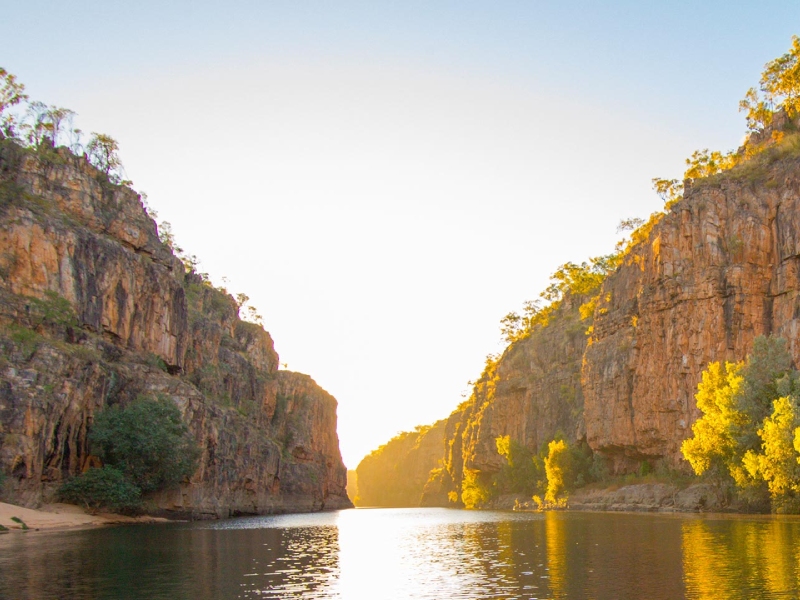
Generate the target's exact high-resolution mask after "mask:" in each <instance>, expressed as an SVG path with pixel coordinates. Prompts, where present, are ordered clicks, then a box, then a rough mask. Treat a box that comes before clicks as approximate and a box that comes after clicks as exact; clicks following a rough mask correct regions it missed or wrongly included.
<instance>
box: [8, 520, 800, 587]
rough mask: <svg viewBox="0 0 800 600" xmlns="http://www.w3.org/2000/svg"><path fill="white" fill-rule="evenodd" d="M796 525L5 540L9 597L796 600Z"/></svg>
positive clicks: (556, 524) (531, 523)
mask: <svg viewBox="0 0 800 600" xmlns="http://www.w3.org/2000/svg"><path fill="white" fill-rule="evenodd" d="M799 578H800V520H797V519H788V518H787V519H778V518H770V517H763V518H747V517H731V516H699V515H659V514H618V513H616V514H615V513H561V512H559V513H545V514H538V513H511V512H493V511H459V510H447V509H374V510H367V509H359V510H348V511H341V512H333V513H322V514H312V515H284V516H272V517H257V518H248V519H236V520H230V521H218V522H201V523H173V524H167V525H142V526H127V527H114V528H106V529H97V530H87V531H68V532H38V533H37V532H32V533H27V534H8V535H4V536H0V598H19V599H43V598H64V599H66V598H75V599H81V600H83V599H100V598H119V599H128V598H130V599H134V598H136V599H139V598H153V599H157V598H165V599H167V598H169V599H179V598H187V599H189V598H191V599H198V600H205V599H212V598H231V599H233V598H308V599H328V598H337V599H343V600H349V599H354V600H358V599H362V598H364V599H367V598H368V599H378V600H379V599H395V598H397V599H401V598H403V599H405V598H414V599H417V598H420V599H427V598H430V599H434V598H435V599H450V598H453V599H461V598H463V599H467V598H469V599H488V598H508V599H511V598H517V599H523V598H524V599H528V598H595V599H605V598H608V599H625V598H631V599H635V598H642V599H644V598H647V599H658V598H664V599H675V598H714V599H727V598H730V599H734V598H797V597H800V584H799V583H798V582H799Z"/></svg>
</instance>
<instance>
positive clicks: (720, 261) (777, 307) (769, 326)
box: [582, 153, 800, 471]
mask: <svg viewBox="0 0 800 600" xmlns="http://www.w3.org/2000/svg"><path fill="white" fill-rule="evenodd" d="M768 158H769V157H765V160H754V161H753V162H752V163H745V164H744V165H743V166H741V167H738V168H735V169H733V170H731V171H729V172H726V173H723V174H720V175H717V176H714V177H710V178H708V179H705V180H699V181H697V182H695V184H694V185H693V186H692V187H690V188H689V189H687V190H686V192H685V198H684V200H682V201H681V202H679V203H678V204H677V205H675V206H674V207H673V209H672V210H671V211H670V212H669V213H668V214H666V215H665V216H664V217H663V218H662V219H661V221H660V222H659V223H658V224H657V225H656V227H655V228H654V229H653V231H652V233H651V235H650V237H649V239H648V240H647V242H646V243H643V244H640V245H638V246H636V247H635V248H634V249H633V251H632V252H631V253H630V255H629V256H628V257H627V258H626V260H625V262H624V264H623V265H622V266H621V267H620V268H619V269H618V270H617V272H615V273H614V274H613V275H612V276H610V277H609V278H608V279H607V280H606V281H605V283H604V285H603V290H602V293H601V301H600V303H599V304H598V309H597V312H596V314H595V323H594V331H593V334H592V336H591V339H590V344H589V346H588V348H587V350H586V353H585V356H584V361H583V379H582V381H583V389H584V395H585V399H586V400H585V418H586V432H587V438H588V442H589V444H590V445H591V447H592V448H593V449H595V450H596V451H599V452H601V453H603V454H604V455H606V456H608V457H610V458H612V459H613V462H614V465H615V469H616V470H618V471H620V470H627V469H629V468H630V467H631V465H632V464H634V463H636V462H637V461H639V460H641V459H645V458H650V459H652V458H662V457H663V458H665V459H666V460H667V461H669V462H670V463H671V464H673V465H678V464H680V462H681V456H680V444H681V442H682V441H683V439H685V438H686V437H688V436H690V435H691V424H692V423H693V422H694V421H695V420H696V419H697V418H698V416H699V413H698V410H697V406H696V403H695V400H694V395H695V393H696V390H697V384H698V382H699V381H700V374H701V372H702V370H703V369H705V367H706V365H707V364H708V363H709V362H710V361H716V360H742V359H744V358H745V356H746V355H747V353H748V352H749V351H750V350H751V348H752V344H753V340H754V338H755V337H756V336H758V335H761V334H775V335H777V336H781V337H784V338H786V339H787V340H788V342H789V348H790V350H791V352H792V355H793V357H794V359H795V362H796V363H797V361H798V359H800V344H798V341H799V340H798V334H799V333H800V300H799V299H798V290H800V280H798V268H800V160H798V159H797V158H796V157H794V156H792V153H788V155H787V156H783V157H781V156H780V155H778V153H774V154H773V157H772V160H766V159H768Z"/></svg>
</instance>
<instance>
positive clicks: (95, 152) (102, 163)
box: [86, 132, 122, 182]
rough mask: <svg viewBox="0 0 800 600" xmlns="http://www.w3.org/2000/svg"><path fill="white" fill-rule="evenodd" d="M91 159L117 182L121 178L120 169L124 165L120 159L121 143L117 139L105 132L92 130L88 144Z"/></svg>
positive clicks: (87, 148)
mask: <svg viewBox="0 0 800 600" xmlns="http://www.w3.org/2000/svg"><path fill="white" fill-rule="evenodd" d="M86 150H87V152H88V155H89V161H90V162H91V163H92V164H93V165H94V166H95V167H96V168H98V169H99V170H101V171H102V172H103V173H105V174H106V175H107V176H108V178H109V179H110V180H111V181H113V182H116V181H118V180H119V179H120V177H119V173H118V172H117V171H118V169H119V168H120V167H121V166H122V161H120V159H119V154H118V153H119V144H118V143H117V140H115V139H114V138H112V137H111V136H110V135H105V134H104V133H95V132H92V137H91V139H90V140H89V143H88V144H87V145H86Z"/></svg>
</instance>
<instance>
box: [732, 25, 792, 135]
mask: <svg viewBox="0 0 800 600" xmlns="http://www.w3.org/2000/svg"><path fill="white" fill-rule="evenodd" d="M739 106H740V108H741V109H742V110H744V111H747V126H748V128H749V129H750V130H760V129H763V128H765V127H766V126H768V125H770V123H771V122H772V115H773V114H774V110H775V108H782V109H783V110H785V111H786V113H787V114H788V115H789V116H790V117H793V116H795V115H797V114H798V113H800V38H798V37H797V36H796V35H794V36H792V47H791V48H790V49H789V51H788V52H787V53H786V54H784V55H782V56H779V57H778V58H776V59H775V60H772V61H770V62H768V63H767V64H766V65H765V66H764V71H763V72H762V73H761V80H760V81H759V90H758V91H756V89H755V88H750V89H749V90H748V91H747V95H746V96H745V98H744V100H742V101H741V103H740V105H739Z"/></svg>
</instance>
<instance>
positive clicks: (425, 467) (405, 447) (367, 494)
mask: <svg viewBox="0 0 800 600" xmlns="http://www.w3.org/2000/svg"><path fill="white" fill-rule="evenodd" d="M444 433H445V421H444V420H442V421H437V422H436V423H434V424H433V425H430V426H427V427H420V428H418V429H417V430H416V431H413V432H404V433H401V434H400V435H398V436H397V437H394V438H392V439H391V440H389V442H387V443H386V444H385V445H383V446H381V447H380V448H378V449H377V450H375V451H373V452H372V453H370V454H369V455H367V456H366V457H364V459H363V460H362V461H361V462H360V463H359V464H358V467H357V468H356V478H357V480H358V497H357V498H356V499H355V503H356V505H357V506H420V503H421V501H422V491H423V488H424V487H425V484H426V483H427V481H428V477H429V476H430V472H431V470H432V469H436V468H438V467H440V466H441V462H442V447H443V444H444Z"/></svg>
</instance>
